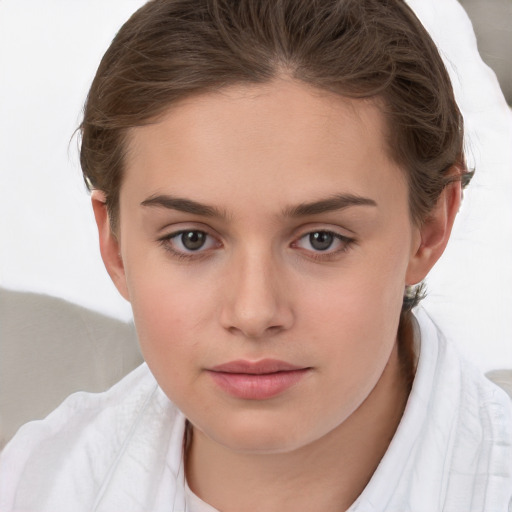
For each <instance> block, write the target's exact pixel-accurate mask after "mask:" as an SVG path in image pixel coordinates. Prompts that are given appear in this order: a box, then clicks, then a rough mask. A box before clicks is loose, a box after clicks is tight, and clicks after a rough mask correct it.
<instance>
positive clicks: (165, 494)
mask: <svg viewBox="0 0 512 512" xmlns="http://www.w3.org/2000/svg"><path fill="white" fill-rule="evenodd" d="M416 318H417V320H418V325H419V328H420V337H421V341H420V355H419V362H418V369H417V374H416V378H415V381H414V384H413V388H412V391H411V394H410V397H409V400H408V403H407V406H406V410H405V413H404V416H403V418H402V421H401V423H400V425H399V427H398V430H397V432H396V434H395V436H394V438H393V440H392V442H391V444H390V446H389V449H388V450H387V452H386V454H385V456H384V457H383V459H382V461H381V463H380V465H379V467H378V468H377V470H376V472H375V474H374V475H373V477H372V479H371V481H370V483H369V484H368V486H367V487H366V489H365V490H364V491H363V493H362V494H361V496H360V497H359V498H358V500H357V501H356V502H355V503H354V504H353V505H352V507H351V508H350V509H349V510H350V512H363V511H364V512H377V511H379V512H380V511H382V512H408V511H410V512H437V511H443V512H461V511H464V512H483V511H485V512H506V511H507V510H512V508H509V507H511V506H512V403H511V401H510V399H509V397H508V396H507V395H506V393H505V392H504V391H503V390H501V389H500V388H498V387H497V386H495V385H494V384H492V383H491V382H489V381H488V380H487V379H485V377H483V376H482V375H481V374H480V373H479V372H478V371H477V370H475V369H474V368H473V367H472V366H471V365H469V364H468V363H466V362H465V361H464V360H463V359H462V358H461V357H460V356H459V354H458V353H457V352H456V350H455V349H454V348H453V346H452V345H451V344H450V343H447V342H446V340H445V339H444V337H443V336H442V334H441V333H440V332H439V331H438V329H437V327H436V326H435V325H434V323H433V322H432V321H431V320H430V318H429V317H428V316H427V314H426V313H425V312H424V311H423V310H421V309H419V310H418V311H417V312H416ZM184 432H185V418H184V416H183V414H182V413H181V412H180V411H179V410H178V409H177V408H176V407H175V406H174V405H173V404H172V403H171V402H170V401H169V400H168V398H167V397H166V396H165V394H164V393H163V392H162V390H161V389H160V388H159V386H158V384H157V383H156V381H155V379H154V377H153V376H152V374H151V373H150V371H149V369H148V367H147V366H146V364H143V365H141V366H140V367H139V368H137V369H136V370H134V371H133V372H132V373H130V374H129V375H128V376H127V377H125V378H124V379H123V380H121V381H120V382H119V383H118V384H116V385H115V386H114V387H112V388H111V389H110V390H109V391H107V392H104V393H99V394H90V393H76V394H74V395H72V396H71V397H69V398H68V399H67V400H66V401H65V402H64V403H63V404H62V405H61V406H60V407H59V408H58V409H56V410H55V411H54V412H53V413H51V414H50V415H49V416H48V417H47V418H46V419H45V420H42V421H36V422H32V423H29V424H27V425H25V426H24V427H22V428H21V429H20V431H19V432H18V434H17V435H16V436H15V437H14V439H13V440H12V441H11V442H10V443H9V444H8V445H7V447H6V449H5V450H4V452H3V453H2V457H1V458H0V510H1V511H2V512H14V511H16V512H21V511H23V512H36V511H37V512H61V511H62V512H69V510H73V512H86V511H87V512H115V511H119V510H123V512H147V511H152V512H170V511H174V512H184V511H190V510H191V508H190V507H191V506H193V507H194V510H201V508H205V507H206V504H205V507H202V504H201V500H199V498H197V497H193V499H190V496H189V498H188V499H187V486H186V482H185V475H184V468H183V437H184ZM206 510H211V508H210V507H206Z"/></svg>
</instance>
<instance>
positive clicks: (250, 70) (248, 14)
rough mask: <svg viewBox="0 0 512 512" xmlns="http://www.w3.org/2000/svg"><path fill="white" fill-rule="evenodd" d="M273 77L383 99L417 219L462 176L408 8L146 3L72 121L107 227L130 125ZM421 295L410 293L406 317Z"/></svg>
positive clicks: (456, 120) (454, 120)
mask: <svg viewBox="0 0 512 512" xmlns="http://www.w3.org/2000/svg"><path fill="white" fill-rule="evenodd" d="M279 76H287V77H290V78H292V79H295V80H297V81H299V82H303V83H306V84H309V85H313V86H315V87H317V88H320V89H323V90H329V91H332V92H335V93H337V94H340V95H342V96H346V97H350V98H376V99H377V98H378V99H379V104H380V105H381V108H382V110H383V112H384V114H385V116H386V118H387V124H388V133H387V138H388V146H389V152H390V155H391V157H392V158H393V159H394V161H395V162H396V163H397V164H398V165H399V166H400V167H401V168H402V169H403V170H404V172H405V174H406V176H407V179H408V183H409V191H410V193H409V203H410V212H411V217H412V219H413V220H414V221H415V222H417V223H421V222H422V221H423V220H424V219H425V217H426V216H427V215H428V213H429V211H430V210H431V209H432V208H433V206H434V205H435V203H436V201H437V199H438V198H439V195H440V193H441V192H442V190H443V188H444V187H445V186H446V185H447V183H449V182H450V181H454V180H456V179H462V181H463V184H466V182H468V181H469V177H470V173H467V170H466V167H465V164H464V157H463V123H462V117H461V114H460V112H459V110H458V108H457V105H456V102H455V99H454V96H453V91H452V87H451V83H450V79H449V77H448V74H447V71H446V69H445V67H444V65H443V62H442V60H441V58H440V56H439V53H438V51H437V49H436V47H435V45H434V43H433V41H432V40H431V38H430V36H429V35H428V33H427V32H426V30H425V29H424V27H423V26H422V25H421V23H420V22H419V21H418V19H417V18H416V16H415V15H414V13H413V12H412V11H411V9H410V8H409V7H408V6H407V5H406V4H405V2H404V1H402V0H152V1H150V2H148V3H147V4H146V5H144V6H143V7H142V8H141V9H139V10H138V11H137V12H136V13H135V14H134V15H133V16H132V17H131V18H130V19H129V20H128V21H127V22H126V23H125V25H124V26H123V27H122V28H121V30H120V31H119V33H118V34H117V35H116V37H115V39H114V40H113V42H112V44H111V46H110V48H109V49H108V50H107V52H106V53H105V55H104V57H103V59H102V61H101V64H100V66H99V69H98V71H97V74H96V77H95V78H94V81H93V83H92V86H91V90H90V92H89V96H88V98H87V102H86V105H85V111H84V119H83V122H82V124H81V126H80V130H81V136H82V145H81V155H80V160H81V165H82V170H83V174H84V177H85V180H86V183H87V186H88V187H89V188H95V189H100V190H102V191H104V193H105V194H106V203H107V207H108V210H109V216H110V220H111V223H112V227H113V229H114V230H115V229H116V226H117V220H118V219H117V216H118V199H119V189H120V186H121V181H122V177H123V156H124V151H125V142H126V134H127V131H128V129H129V128H131V127H134V126H140V125H143V124H146V123H149V122H152V121H153V120H154V119H155V118H157V117H158V116H159V115H160V114H162V113H163V112H164V111H166V110H167V108H168V107H169V105H170V104H172V103H174V102H177V101H179V100H182V99H183V98H185V97H188V96H190V95H193V94H200V93H204V92H208V91H213V90H218V89H220V88H222V87H225V86H228V85H232V84H240V83H264V82H268V81H271V80H272V79H275V78H276V77H279ZM454 168H456V169H457V172H456V173H454V172H449V171H450V170H451V169H454ZM420 295H421V294H420V293H419V292H418V290H412V291H410V290H409V292H408V293H406V297H405V298H404V308H403V309H404V312H407V311H408V310H409V309H411V308H412V307H413V306H414V305H415V304H416V303H417V301H418V300H419V298H420Z"/></svg>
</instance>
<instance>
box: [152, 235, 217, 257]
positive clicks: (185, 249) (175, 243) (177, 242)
mask: <svg viewBox="0 0 512 512" xmlns="http://www.w3.org/2000/svg"><path fill="white" fill-rule="evenodd" d="M160 242H161V243H162V244H163V245H164V247H165V248H166V249H167V250H168V251H170V252H171V253H173V254H175V255H177V256H183V257H187V256H191V255H193V254H194V253H199V254H201V253H203V252H205V251H207V250H208V249H213V248H215V247H218V246H219V245H220V244H219V242H218V241H217V240H215V238H213V237H212V236H211V235H209V234H208V233H206V232H205V231H201V230H198V229H184V230H181V231H177V232H175V233H171V234H169V235H166V236H165V237H163V238H161V239H160Z"/></svg>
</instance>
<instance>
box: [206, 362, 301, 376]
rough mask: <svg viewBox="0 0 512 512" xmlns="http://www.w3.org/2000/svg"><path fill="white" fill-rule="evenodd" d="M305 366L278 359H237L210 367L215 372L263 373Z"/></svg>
mask: <svg viewBox="0 0 512 512" xmlns="http://www.w3.org/2000/svg"><path fill="white" fill-rule="evenodd" d="M305 369H306V368H305V367H304V366H296V365H294V364H290V363H287V362H285V361H279V360H277V359H262V360H260V361H246V360H242V359H240V360H237V361H230V362H228V363H223V364H219V365H217V366H214V367H212V368H210V371H213V372H224V373H246V374H249V375H263V374H267V373H276V372H290V371H293V370H305Z"/></svg>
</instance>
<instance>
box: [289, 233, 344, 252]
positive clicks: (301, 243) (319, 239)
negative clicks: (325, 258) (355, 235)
mask: <svg viewBox="0 0 512 512" xmlns="http://www.w3.org/2000/svg"><path fill="white" fill-rule="evenodd" d="M352 242H353V239H351V238H348V237H346V236H343V235H340V234H339V233H335V232H333V231H324V230H318V231H311V232H310V233H306V234H305V235H303V236H301V237H300V238H299V239H298V240H297V241H296V242H295V243H294V244H293V246H294V247H298V248H300V249H305V250H307V251H311V252H314V253H326V255H327V254H336V253H338V252H341V251H344V250H346V249H348V247H349V245H350V244H351V243H352Z"/></svg>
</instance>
